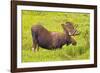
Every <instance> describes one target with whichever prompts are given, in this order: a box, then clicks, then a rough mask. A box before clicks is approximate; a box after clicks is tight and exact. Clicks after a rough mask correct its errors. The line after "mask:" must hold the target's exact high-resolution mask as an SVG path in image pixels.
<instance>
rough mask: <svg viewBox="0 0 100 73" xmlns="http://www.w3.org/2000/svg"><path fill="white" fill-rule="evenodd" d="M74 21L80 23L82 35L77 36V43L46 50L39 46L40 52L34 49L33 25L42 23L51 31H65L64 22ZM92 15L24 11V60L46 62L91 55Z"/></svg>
mask: <svg viewBox="0 0 100 73" xmlns="http://www.w3.org/2000/svg"><path fill="white" fill-rule="evenodd" d="M67 21H68V22H72V23H74V25H76V24H78V27H77V30H78V31H79V32H80V35H78V36H75V37H74V38H75V39H76V40H77V45H76V46H73V45H70V46H66V45H64V46H63V48H62V49H57V50H46V49H44V48H41V47H39V49H40V50H39V51H38V52H35V53H34V52H33V51H32V49H31V48H32V35H31V27H32V25H35V24H37V23H41V24H42V25H43V26H44V27H45V28H47V30H49V31H57V32H63V29H62V27H61V24H62V23H65V22H67ZM89 22H90V15H89V14H88V13H64V12H45V11H44V12H43V11H27V10H23V11H22V62H44V61H64V60H83V59H89V57H90V51H89V50H90V46H89V44H90V42H89V41H90V40H89V39H90V38H89V37H90V36H89V34H90V33H89V32H90V31H89V30H90V28H89V26H90V25H89Z"/></svg>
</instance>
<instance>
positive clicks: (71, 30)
mask: <svg viewBox="0 0 100 73" xmlns="http://www.w3.org/2000/svg"><path fill="white" fill-rule="evenodd" d="M61 25H62V27H63V30H64V32H66V33H68V34H69V35H70V36H75V35H78V34H79V32H78V31H77V30H76V29H75V27H77V26H75V27H74V26H73V23H71V22H66V23H65V24H61Z"/></svg>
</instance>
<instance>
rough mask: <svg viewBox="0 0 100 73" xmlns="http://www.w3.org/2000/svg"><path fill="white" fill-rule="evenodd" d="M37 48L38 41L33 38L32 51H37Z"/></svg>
mask: <svg viewBox="0 0 100 73" xmlns="http://www.w3.org/2000/svg"><path fill="white" fill-rule="evenodd" d="M36 48H37V43H36V41H35V40H33V45H32V51H33V52H35V51H36Z"/></svg>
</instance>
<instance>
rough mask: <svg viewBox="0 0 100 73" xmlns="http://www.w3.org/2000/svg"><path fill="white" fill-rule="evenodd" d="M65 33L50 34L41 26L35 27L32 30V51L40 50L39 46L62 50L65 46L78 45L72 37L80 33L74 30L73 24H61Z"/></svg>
mask: <svg viewBox="0 0 100 73" xmlns="http://www.w3.org/2000/svg"><path fill="white" fill-rule="evenodd" d="M61 26H62V28H63V32H50V31H48V30H47V29H46V28H44V27H43V26H42V25H41V24H36V25H33V26H32V28H31V32H32V41H33V45H32V50H33V51H34V52H35V51H36V50H39V46H40V47H42V48H44V49H48V50H53V49H57V48H62V46H63V45H65V44H66V45H70V44H72V45H76V44H77V42H76V40H75V39H74V38H72V37H71V36H75V35H78V34H79V32H78V31H77V30H76V29H75V28H74V26H73V24H72V23H71V22H66V23H65V24H61Z"/></svg>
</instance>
